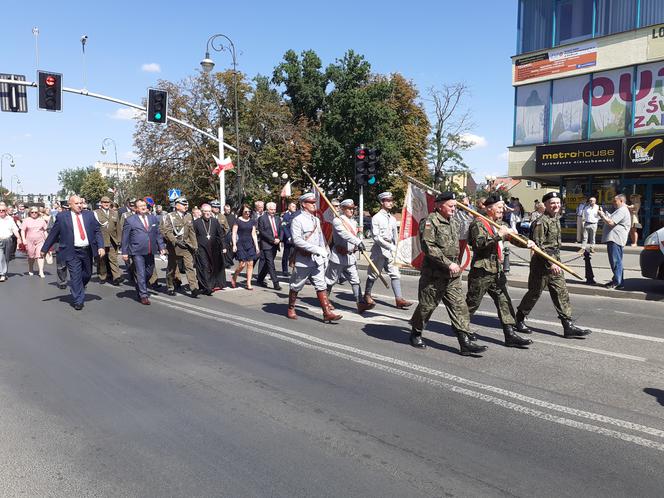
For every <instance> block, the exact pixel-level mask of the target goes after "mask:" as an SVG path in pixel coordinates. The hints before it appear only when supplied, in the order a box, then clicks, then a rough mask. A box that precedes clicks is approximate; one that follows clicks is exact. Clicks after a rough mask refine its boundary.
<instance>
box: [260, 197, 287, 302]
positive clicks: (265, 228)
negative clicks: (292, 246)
mask: <svg viewBox="0 0 664 498" xmlns="http://www.w3.org/2000/svg"><path fill="white" fill-rule="evenodd" d="M276 212H277V205H276V204H275V203H274V202H268V203H267V211H266V212H265V213H264V214H263V215H262V216H261V217H260V218H258V222H257V225H258V226H257V230H258V240H259V244H260V248H261V253H263V256H264V258H265V262H264V264H263V266H262V267H261V269H260V272H259V273H258V277H256V283H257V284H258V285H260V286H262V287H266V286H267V284H266V283H265V276H266V275H267V274H268V273H269V274H270V278H271V279H272V283H273V284H274V288H275V289H276V290H281V286H280V285H279V279H278V278H277V272H276V270H275V269H274V258H276V257H277V252H279V244H280V243H281V239H282V236H283V235H282V232H281V219H279V216H277V215H276Z"/></svg>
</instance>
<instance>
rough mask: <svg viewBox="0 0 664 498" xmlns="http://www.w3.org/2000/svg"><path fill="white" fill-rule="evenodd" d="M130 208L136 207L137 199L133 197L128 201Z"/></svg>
mask: <svg viewBox="0 0 664 498" xmlns="http://www.w3.org/2000/svg"><path fill="white" fill-rule="evenodd" d="M127 202H128V203H129V205H130V206H135V205H136V197H132V198H131V199H129V200H128V201H127Z"/></svg>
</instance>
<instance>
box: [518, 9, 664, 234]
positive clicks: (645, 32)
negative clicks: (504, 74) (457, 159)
mask: <svg viewBox="0 0 664 498" xmlns="http://www.w3.org/2000/svg"><path fill="white" fill-rule="evenodd" d="M518 4H519V9H518V41H517V55H515V56H514V57H513V58H512V84H513V86H514V87H515V96H514V133H513V144H512V147H510V151H509V169H508V174H509V176H511V177H515V178H523V179H528V180H531V181H536V182H539V183H542V184H544V185H551V186H556V187H558V188H559V189H560V192H561V196H562V197H563V200H564V204H565V207H566V213H567V214H566V219H565V220H564V222H565V223H564V224H565V225H566V227H567V229H566V232H567V233H568V235H569V234H570V233H574V231H575V227H576V225H575V223H576V220H575V210H576V207H577V205H578V204H579V202H581V201H582V200H583V199H584V198H586V197H588V196H595V197H596V198H597V201H598V203H599V204H601V205H603V206H605V207H607V208H610V207H611V201H612V199H613V197H614V196H615V195H616V193H624V194H626V195H627V197H628V203H630V204H634V205H635V206H640V210H639V214H638V216H639V222H640V224H641V225H642V227H643V228H642V229H639V234H640V238H641V239H642V238H644V237H645V236H647V235H648V234H649V233H651V232H653V231H655V230H657V229H658V228H661V227H662V226H664V0H519V2H518Z"/></svg>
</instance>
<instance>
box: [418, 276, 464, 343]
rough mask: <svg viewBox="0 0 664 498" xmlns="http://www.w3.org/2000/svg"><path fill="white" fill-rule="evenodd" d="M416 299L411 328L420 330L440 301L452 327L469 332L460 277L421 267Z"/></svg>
mask: <svg viewBox="0 0 664 498" xmlns="http://www.w3.org/2000/svg"><path fill="white" fill-rule="evenodd" d="M417 299H418V301H419V303H418V305H417V308H415V311H414V312H413V317H412V318H411V319H410V324H411V326H412V327H413V330H416V331H418V332H422V330H424V328H425V327H426V325H427V323H428V322H429V319H430V318H431V315H432V314H433V312H434V311H435V309H436V308H437V307H438V304H440V302H441V301H442V302H443V304H444V305H445V308H447V314H448V315H449V316H450V322H451V324H452V328H453V329H454V330H455V331H458V332H466V333H469V332H470V316H469V315H468V307H467V306H466V301H465V300H464V298H463V289H462V288H461V277H455V278H449V276H443V273H442V272H436V271H433V272H432V271H431V270H427V269H423V270H422V274H421V276H420V282H419V287H418V291H417Z"/></svg>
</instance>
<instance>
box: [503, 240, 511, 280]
mask: <svg viewBox="0 0 664 498" xmlns="http://www.w3.org/2000/svg"><path fill="white" fill-rule="evenodd" d="M503 271H504V272H505V273H509V271H510V248H509V247H507V245H505V246H503Z"/></svg>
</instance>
